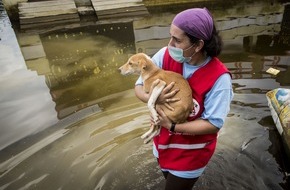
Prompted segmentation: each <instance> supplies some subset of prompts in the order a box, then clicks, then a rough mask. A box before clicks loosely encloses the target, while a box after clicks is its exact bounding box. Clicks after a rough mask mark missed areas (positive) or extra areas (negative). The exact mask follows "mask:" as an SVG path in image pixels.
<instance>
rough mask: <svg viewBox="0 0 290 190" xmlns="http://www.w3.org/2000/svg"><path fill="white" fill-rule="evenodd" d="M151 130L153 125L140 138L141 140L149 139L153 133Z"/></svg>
mask: <svg viewBox="0 0 290 190" xmlns="http://www.w3.org/2000/svg"><path fill="white" fill-rule="evenodd" d="M153 130H154V125H151V126H150V129H149V130H148V131H147V132H146V133H144V134H143V135H142V136H141V139H145V138H147V137H149V136H150V134H151V133H152V132H153Z"/></svg>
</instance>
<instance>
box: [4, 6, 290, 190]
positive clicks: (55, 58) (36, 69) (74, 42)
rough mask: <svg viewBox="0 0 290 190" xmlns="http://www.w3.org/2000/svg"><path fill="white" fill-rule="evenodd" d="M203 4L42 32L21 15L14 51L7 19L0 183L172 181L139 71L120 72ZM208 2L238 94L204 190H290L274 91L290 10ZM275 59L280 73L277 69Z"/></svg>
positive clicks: (287, 50)
mask: <svg viewBox="0 0 290 190" xmlns="http://www.w3.org/2000/svg"><path fill="white" fill-rule="evenodd" d="M192 6H193V5H191V4H186V5H183V6H176V7H175V8H172V7H161V8H149V13H150V15H149V16H147V17H142V18H138V19H132V18H130V19H126V20H122V21H120V22H118V21H114V22H113V21H112V22H97V24H87V25H86V26H80V27H77V28H70V27H68V28H66V29H60V30H55V31H47V32H43V31H42V32H39V33H37V32H35V31H34V32H33V33H31V32H25V31H21V30H18V29H17V23H16V24H15V26H14V28H15V31H16V36H17V40H18V41H17V43H18V44H19V47H17V46H13V45H12V47H13V48H10V47H11V46H8V45H9V44H10V43H13V41H11V40H12V39H13V35H14V34H13V32H11V31H12V28H11V27H10V24H9V21H7V19H5V17H3V18H1V19H2V23H1V27H2V28H1V31H0V34H1V41H0V60H1V68H0V71H1V75H2V76H0V84H1V85H0V89H1V93H0V108H1V109H0V123H1V124H0V150H1V151H0V190H16V189H19V190H26V189H41V190H72V189H73V190H74V189H76V190H80V189H87V190H91V189H92V190H93V189H95V190H125V189H126V190H145V189H148V190H158V189H162V188H163V187H164V179H163V176H162V173H161V172H160V171H159V168H158V165H157V163H156V160H155V158H154V157H153V155H152V148H151V146H152V144H151V143H149V144H147V145H145V144H143V140H142V139H141V138H140V136H141V135H142V134H143V133H144V132H145V131H146V130H147V129H148V126H149V115H148V110H147V108H146V105H145V104H144V103H142V102H140V101H139V100H138V99H137V98H136V97H135V94H134V91H133V88H134V82H135V80H136V79H137V77H136V76H130V77H124V76H121V75H120V74H119V72H118V71H117V68H119V67H120V66H121V65H122V64H124V63H125V62H126V60H127V59H128V57H129V56H130V55H131V54H134V53H136V52H145V53H147V54H148V55H151V56H152V55H153V54H154V53H155V52H156V51H157V50H158V49H159V48H161V47H163V46H165V45H167V43H168V41H169V27H170V22H171V20H172V18H173V17H174V15H175V14H176V13H177V12H179V11H181V10H183V9H185V8H189V7H192ZM199 6H201V5H199ZM207 6H208V8H209V10H211V12H212V14H213V16H214V18H215V21H216V26H217V28H218V29H219V30H220V34H221V36H222V37H223V39H224V51H223V52H222V55H221V56H220V59H221V60H222V61H223V62H224V63H225V65H226V66H227V67H228V68H229V69H230V71H231V72H232V76H233V81H232V82H233V89H234V93H235V97H234V100H233V101H232V104H231V111H230V113H229V115H228V117H227V120H226V123H225V125H224V127H223V128H222V130H221V131H220V132H219V138H218V146H217V149H216V152H215V154H214V156H213V158H212V160H211V161H210V163H209V165H208V167H207V169H206V170H205V173H204V174H203V175H202V176H201V177H200V179H199V181H198V182H197V184H196V185H195V187H194V189H196V190H225V189H228V190H237V189H239V190H242V189H245V190H268V189H269V190H286V189H290V186H289V184H290V181H289V158H287V157H286V154H285V151H284V149H283V143H282V140H281V137H280V136H279V134H278V132H277V130H276V128H275V124H274V122H273V120H272V117H271V113H270V110H269V107H268V105H267V99H266V96H265V93H266V92H268V91H270V90H272V89H275V88H279V87H281V88H289V87H290V67H289V66H290V20H289V18H290V17H289V15H290V6H289V4H282V3H279V2H276V1H275V3H269V2H264V1H262V2H257V3H248V4H243V3H240V4H239V3H237V4H235V5H223V4H214V3H213V4H207ZM228 6H229V7H228ZM4 34H5V35H7V36H6V37H5V38H3V36H4ZM7 44H8V45H7ZM19 48H20V49H19ZM18 51H21V52H22V54H23V57H24V58H22V56H21V55H19V54H17V52H18ZM9 55H13V56H12V58H11V56H9ZM271 67H272V68H275V69H278V70H280V73H279V74H278V75H277V76H275V75H271V74H268V73H267V72H266V70H267V69H268V68H271Z"/></svg>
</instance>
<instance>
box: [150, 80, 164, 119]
mask: <svg viewBox="0 0 290 190" xmlns="http://www.w3.org/2000/svg"><path fill="white" fill-rule="evenodd" d="M165 86H166V83H165V82H164V81H160V82H159V83H158V85H157V86H156V87H154V89H153V90H152V93H151V96H150V98H149V100H148V103H147V106H148V108H149V111H150V113H151V115H152V117H153V120H154V122H155V123H156V122H157V121H158V113H157V111H156V109H155V103H156V100H157V98H158V97H159V95H160V94H161V92H162V90H163V89H164V88H165Z"/></svg>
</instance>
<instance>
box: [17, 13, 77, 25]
mask: <svg viewBox="0 0 290 190" xmlns="http://www.w3.org/2000/svg"><path fill="white" fill-rule="evenodd" d="M63 19H66V20H67V19H78V20H80V19H79V16H78V15H76V14H64V15H55V16H45V17H35V18H24V19H21V20H20V24H30V23H37V22H52V21H57V20H63Z"/></svg>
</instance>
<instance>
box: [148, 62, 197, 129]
mask: <svg viewBox="0 0 290 190" xmlns="http://www.w3.org/2000/svg"><path fill="white" fill-rule="evenodd" d="M152 64H154V63H152ZM156 79H160V80H163V81H165V82H166V84H167V85H168V84H170V83H171V82H175V84H174V87H173V88H172V90H175V89H179V92H178V93H176V94H175V96H174V97H172V98H179V99H180V100H179V101H176V102H172V103H169V104H170V106H171V107H172V108H174V111H171V110H169V109H168V108H167V107H166V106H165V105H164V104H156V106H157V107H161V108H162V109H163V110H164V112H165V114H166V115H167V117H168V118H169V119H170V120H171V121H172V122H175V123H182V122H185V121H186V119H187V118H188V116H189V114H190V112H191V111H192V109H193V101H192V91H191V88H190V86H189V84H188V82H187V80H185V79H184V78H183V76H182V75H181V74H178V73H175V72H173V71H165V70H162V69H159V70H158V72H155V73H154V75H152V76H151V77H150V78H148V79H147V80H145V81H144V88H145V91H149V89H150V87H151V85H152V83H153V82H154V81H155V80H156Z"/></svg>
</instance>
